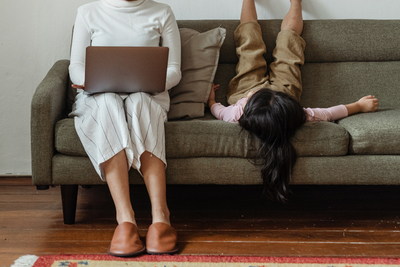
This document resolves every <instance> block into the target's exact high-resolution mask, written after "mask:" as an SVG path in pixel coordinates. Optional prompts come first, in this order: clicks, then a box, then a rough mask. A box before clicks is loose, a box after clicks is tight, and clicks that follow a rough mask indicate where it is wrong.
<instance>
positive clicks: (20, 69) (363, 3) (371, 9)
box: [0, 0, 400, 175]
mask: <svg viewBox="0 0 400 267" xmlns="http://www.w3.org/2000/svg"><path fill="white" fill-rule="evenodd" d="M90 1H92V0H24V1H23V0H2V7H1V9H0V82H1V83H0V90H1V98H0V175H9V174H13V175H26V174H30V172H31V166H30V102H31V99H32V95H33V93H34V91H35V89H36V86H37V85H38V84H39V83H40V81H41V80H42V79H43V77H44V76H45V74H46V73H47V71H48V70H49V68H50V67H51V66H52V65H53V63H54V62H55V61H56V60H58V59H66V58H68V57H69V44H70V36H71V28H72V25H73V23H74V20H75V15H76V9H77V7H78V6H80V5H82V4H85V3H88V2H90ZM159 1H160V2H164V3H167V4H169V5H170V6H171V7H172V9H173V10H174V12H175V16H176V18H177V19H238V18H239V15H240V8H241V2H242V0H200V1H199V0H159ZM256 3H257V7H258V14H259V18H260V19H282V18H283V17H284V15H285V13H286V12H287V10H288V7H289V0H256ZM303 7H304V19H400V0H379V1H378V0H303Z"/></svg>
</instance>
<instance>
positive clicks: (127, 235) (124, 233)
mask: <svg viewBox="0 0 400 267" xmlns="http://www.w3.org/2000/svg"><path fill="white" fill-rule="evenodd" d="M144 251H145V247H144V246H143V243H142V241H141V240H140V235H139V231H138V228H137V226H136V225H134V224H133V223H130V222H123V223H121V224H120V225H118V226H117V228H115V232H114V235H113V238H112V240H111V244H110V247H109V248H108V254H110V255H112V256H116V257H132V256H136V255H139V254H141V253H143V252H144Z"/></svg>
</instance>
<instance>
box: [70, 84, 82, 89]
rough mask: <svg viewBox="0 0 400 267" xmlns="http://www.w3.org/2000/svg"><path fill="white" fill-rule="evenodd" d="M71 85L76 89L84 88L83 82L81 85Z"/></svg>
mask: <svg viewBox="0 0 400 267" xmlns="http://www.w3.org/2000/svg"><path fill="white" fill-rule="evenodd" d="M71 86H72V87H73V88H76V89H82V90H85V84H83V85H77V84H72V85H71Z"/></svg>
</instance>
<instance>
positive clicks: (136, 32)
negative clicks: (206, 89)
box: [69, 0, 181, 111]
mask: <svg viewBox="0 0 400 267" xmlns="http://www.w3.org/2000/svg"><path fill="white" fill-rule="evenodd" d="M160 43H161V45H162V46H165V47H169V58H168V70H167V81H166V90H165V91H164V92H163V93H160V94H158V95H154V96H152V97H153V98H154V100H155V101H156V102H157V103H159V104H160V105H161V106H162V107H163V108H164V109H165V110H167V111H168V110H169V94H168V91H167V90H169V89H171V88H172V87H174V86H175V85H177V84H178V83H179V81H180V79H181V70H180V65H181V47H180V45H181V43H180V36H179V30H178V26H177V24H176V21H175V17H174V14H173V12H172V10H171V8H170V7H169V6H168V5H166V4H162V3H157V2H154V1H153V0H135V1H124V0H100V1H96V2H92V3H89V4H86V5H83V6H81V7H79V8H78V14H77V17H76V21H75V27H74V35H73V42H72V47H71V63H70V66H69V72H70V77H71V80H72V82H73V83H74V84H78V85H82V84H84V82H85V57H86V55H85V53H86V47H87V46H90V45H92V46H159V45H160Z"/></svg>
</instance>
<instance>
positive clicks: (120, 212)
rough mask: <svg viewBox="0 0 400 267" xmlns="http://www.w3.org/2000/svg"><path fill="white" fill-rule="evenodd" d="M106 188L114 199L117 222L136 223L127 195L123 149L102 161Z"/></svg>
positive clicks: (125, 162)
mask: <svg viewBox="0 0 400 267" xmlns="http://www.w3.org/2000/svg"><path fill="white" fill-rule="evenodd" d="M103 169H104V173H105V176H106V181H107V184H108V188H109V189H110V192H111V196H112V198H113V200H114V204H115V209H116V212H117V222H118V224H121V223H123V222H131V223H133V224H135V225H136V220H135V214H134V212H133V209H132V204H131V199H130V195H129V177H128V164H127V161H126V154H125V150H122V151H121V152H119V153H118V154H116V155H115V156H114V157H112V158H111V159H109V160H108V161H106V162H104V163H103Z"/></svg>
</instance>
